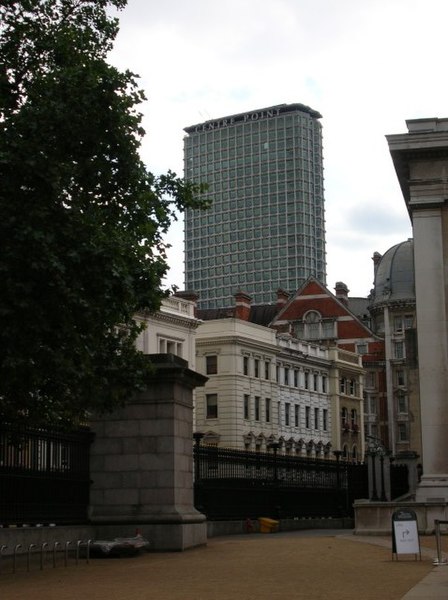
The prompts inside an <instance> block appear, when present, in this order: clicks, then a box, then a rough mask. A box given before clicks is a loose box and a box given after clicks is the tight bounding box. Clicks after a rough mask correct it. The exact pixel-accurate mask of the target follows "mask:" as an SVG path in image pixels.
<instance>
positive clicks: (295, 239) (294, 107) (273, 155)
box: [184, 104, 326, 308]
mask: <svg viewBox="0 0 448 600" xmlns="http://www.w3.org/2000/svg"><path fill="white" fill-rule="evenodd" d="M320 118H321V115H320V114H319V113H318V112H317V111H315V110H312V109H311V108H309V107H306V106H304V105H302V104H282V105H279V106H274V107H270V108H265V109H260V110H256V111H252V112H249V113H241V114H238V115H232V116H228V117H223V118H222V119H215V120H213V121H207V122H205V123H201V124H199V125H192V126H191V127H186V128H185V132H186V133H187V135H186V137H185V139H184V176H185V178H186V179H188V180H192V181H196V182H204V183H207V184H208V186H209V189H208V195H209V198H210V199H211V201H212V206H211V208H210V209H208V210H206V211H199V210H188V211H187V212H186V214H185V288H186V289H188V290H192V291H194V292H196V293H197V294H198V295H199V302H198V306H199V307H200V308H219V307H225V306H230V305H232V304H233V302H234V298H233V295H234V294H235V292H236V291H238V290H242V291H244V292H246V293H247V294H249V295H250V296H252V298H253V302H254V303H255V304H260V303H269V302H272V301H274V297H275V292H276V290H277V289H278V288H279V287H281V288H283V289H285V290H287V291H289V292H294V291H296V290H297V289H298V288H299V287H300V285H301V284H302V283H303V282H304V281H305V280H306V279H307V277H308V276H310V275H314V276H315V277H317V278H318V279H319V280H320V281H321V282H322V283H324V284H325V283H326V261H325V215H324V184H323V160H322V126H321V123H320V121H319V119H320Z"/></svg>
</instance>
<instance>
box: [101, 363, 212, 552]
mask: <svg viewBox="0 0 448 600" xmlns="http://www.w3.org/2000/svg"><path fill="white" fill-rule="evenodd" d="M149 358H150V360H151V362H152V363H153V364H154V367H155V370H154V374H153V375H152V376H151V380H150V381H149V385H148V388H147V389H146V390H145V391H144V392H142V393H141V394H139V395H138V396H136V397H135V398H133V399H132V400H131V401H130V402H129V403H127V404H126V406H125V407H124V408H122V409H120V410H117V411H116V412H114V413H113V414H111V415H105V416H102V417H101V418H97V419H94V420H93V421H92V422H91V427H92V430H93V431H94V432H95V440H94V443H93V445H92V452H91V478H92V481H93V483H92V488H91V499H90V518H91V522H92V524H94V525H95V528H96V537H97V539H104V538H106V539H111V538H113V537H122V536H133V535H135V532H136V531H137V530H138V531H139V532H140V533H141V534H142V535H143V536H144V537H146V538H148V539H149V541H150V542H151V548H152V549H153V550H184V549H186V548H189V547H192V546H197V545H201V544H205V543H206V539H207V532H206V523H205V517H204V515H202V514H200V513H199V512H198V511H197V510H196V509H195V508H194V505H193V389H194V388H195V387H197V386H202V385H204V383H205V382H206V381H207V378H206V377H204V376H202V375H200V374H199V373H196V372H194V371H191V370H190V369H189V368H188V363H187V362H186V361H185V360H183V359H181V358H179V357H177V356H174V355H172V354H156V355H150V357H149Z"/></svg>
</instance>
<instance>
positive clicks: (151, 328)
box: [136, 296, 199, 371]
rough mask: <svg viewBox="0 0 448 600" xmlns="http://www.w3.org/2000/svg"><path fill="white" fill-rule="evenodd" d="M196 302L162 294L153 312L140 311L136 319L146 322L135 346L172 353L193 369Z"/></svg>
mask: <svg viewBox="0 0 448 600" xmlns="http://www.w3.org/2000/svg"><path fill="white" fill-rule="evenodd" d="M195 308H196V303H195V302H194V301H192V300H188V299H185V298H181V297H178V296H170V297H168V298H164V299H163V301H162V305H161V307H160V310H159V311H157V312H156V313H147V314H145V313H139V314H138V315H136V320H137V321H138V322H139V323H144V324H145V329H144V331H142V333H141V334H140V335H139V337H138V339H137V348H138V349H139V350H140V351H141V352H144V353H145V354H159V353H160V354H175V355H176V356H180V357H181V358H183V359H184V360H186V361H187V362H188V366H189V368H190V369H192V370H193V371H194V370H195V358H196V346H195V336H196V330H197V327H198V325H199V321H198V319H197V318H196V316H195Z"/></svg>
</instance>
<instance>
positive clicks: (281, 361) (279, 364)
mask: <svg viewBox="0 0 448 600" xmlns="http://www.w3.org/2000/svg"><path fill="white" fill-rule="evenodd" d="M253 308H254V309H255V311H252V312H257V311H256V309H257V307H253ZM199 315H200V316H202V317H203V318H204V321H203V323H202V324H201V325H200V326H199V328H198V333H197V339H196V348H197V363H196V368H197V370H198V372H200V373H202V374H204V375H206V376H207V377H208V378H209V379H208V381H207V383H206V384H205V386H204V387H203V388H200V389H197V390H196V418H195V426H196V430H197V431H200V432H201V433H204V434H205V441H206V442H208V443H216V444H219V445H220V446H224V447H226V446H227V447H236V448H247V449H251V450H257V449H258V450H264V451H265V450H266V449H268V448H269V445H270V444H271V443H272V442H279V443H280V447H281V450H282V451H283V452H285V453H287V454H288V453H291V454H295V455H303V456H318V457H322V458H323V457H331V456H332V451H333V450H341V451H342V452H343V455H344V457H345V458H347V459H350V460H358V459H361V458H362V456H363V454H364V436H363V430H364V428H363V401H362V396H363V393H362V389H363V373H364V370H363V367H362V362H361V357H360V356H358V355H357V354H355V353H353V352H349V351H347V350H343V349H339V348H328V347H326V346H324V345H322V344H320V343H318V342H316V341H313V342H306V341H303V340H299V339H297V338H296V337H295V336H293V335H291V334H290V333H288V332H279V331H276V330H275V329H273V328H271V327H268V326H266V325H262V324H257V323H254V322H252V321H251V320H250V319H251V306H250V298H249V297H248V296H247V295H246V294H241V293H240V294H237V295H236V304H235V307H234V308H233V309H232V310H230V309H226V310H225V311H222V312H220V311H199ZM252 317H254V314H252Z"/></svg>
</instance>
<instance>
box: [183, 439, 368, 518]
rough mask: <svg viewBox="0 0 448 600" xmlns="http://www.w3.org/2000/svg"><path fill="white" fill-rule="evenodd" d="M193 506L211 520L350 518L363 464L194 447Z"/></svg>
mask: <svg viewBox="0 0 448 600" xmlns="http://www.w3.org/2000/svg"><path fill="white" fill-rule="evenodd" d="M194 464H195V486H194V489H195V506H196V508H197V509H198V510H201V511H202V512H204V513H205V514H206V515H207V516H208V517H209V518H211V519H244V518H248V517H250V518H256V517H257V516H258V517H259V516H260V515H263V514H264V515H270V516H273V517H275V518H280V517H282V518H286V517H341V516H352V515H353V509H352V504H353V500H354V499H355V498H358V497H359V498H367V497H368V477H367V466H366V465H364V464H356V465H355V464H348V463H345V462H342V461H340V460H334V459H333V460H330V459H316V458H305V457H295V456H287V455H283V454H279V453H278V452H277V451H276V448H274V449H273V450H272V451H271V452H266V453H263V452H249V451H245V450H236V449H232V448H220V447H213V446H206V445H204V446H201V445H200V444H199V443H196V445H195V447H194Z"/></svg>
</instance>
